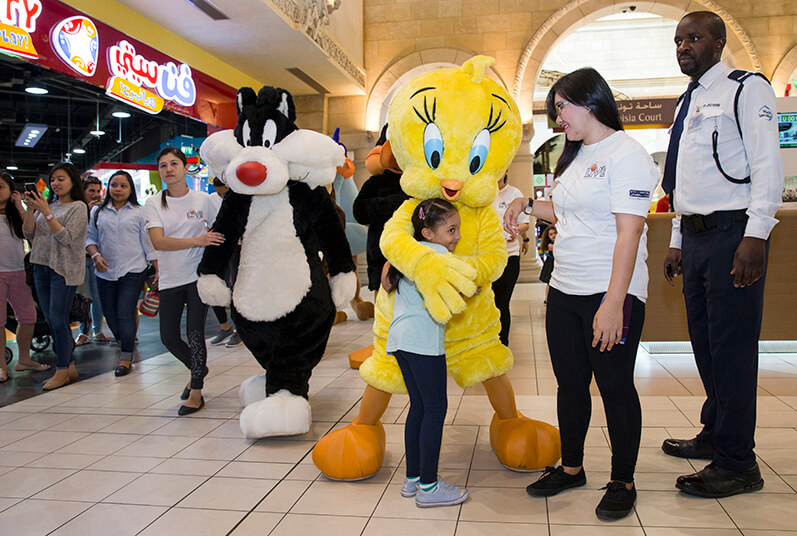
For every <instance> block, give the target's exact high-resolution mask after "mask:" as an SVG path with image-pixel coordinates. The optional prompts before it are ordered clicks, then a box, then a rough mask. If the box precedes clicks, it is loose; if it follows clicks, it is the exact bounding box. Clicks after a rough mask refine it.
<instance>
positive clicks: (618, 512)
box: [595, 480, 636, 521]
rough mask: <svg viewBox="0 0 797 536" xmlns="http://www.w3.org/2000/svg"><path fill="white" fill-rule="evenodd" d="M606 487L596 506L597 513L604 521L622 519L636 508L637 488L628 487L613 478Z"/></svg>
mask: <svg viewBox="0 0 797 536" xmlns="http://www.w3.org/2000/svg"><path fill="white" fill-rule="evenodd" d="M601 489H605V490H606V493H604V494H603V498H602V499H601V502H599V503H598V506H597V507H596V508H595V515H597V516H598V519H602V520H603V521H613V520H615V519H622V518H624V517H625V516H627V515H628V514H630V513H631V511H632V510H633V509H634V503H635V502H636V488H635V487H632V488H631V489H628V488H626V487H625V484H624V483H623V482H617V481H616V480H612V481H611V482H609V483H608V484H606V487H604V488H601Z"/></svg>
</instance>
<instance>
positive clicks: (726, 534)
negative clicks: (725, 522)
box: [645, 527, 777, 536]
mask: <svg viewBox="0 0 797 536" xmlns="http://www.w3.org/2000/svg"><path fill="white" fill-rule="evenodd" d="M645 533H646V534H647V536H740V535H741V534H742V533H741V531H739V529H735V528H734V529H696V528H689V527H682V528H672V527H669V528H668V527H645ZM767 536H777V535H775V534H771V533H769V532H767Z"/></svg>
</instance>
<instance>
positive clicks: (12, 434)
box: [0, 430, 36, 451]
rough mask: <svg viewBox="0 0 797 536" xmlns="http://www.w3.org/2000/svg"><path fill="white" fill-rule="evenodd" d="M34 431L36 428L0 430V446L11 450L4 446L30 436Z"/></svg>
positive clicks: (4, 449)
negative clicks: (0, 431)
mask: <svg viewBox="0 0 797 536" xmlns="http://www.w3.org/2000/svg"><path fill="white" fill-rule="evenodd" d="M35 433H36V430H2V433H0V447H3V448H2V450H3V451H6V450H13V449H9V448H6V446H7V445H12V444H14V443H16V442H17V441H20V440H22V439H25V438H26V437H30V436H32V435H33V434H35Z"/></svg>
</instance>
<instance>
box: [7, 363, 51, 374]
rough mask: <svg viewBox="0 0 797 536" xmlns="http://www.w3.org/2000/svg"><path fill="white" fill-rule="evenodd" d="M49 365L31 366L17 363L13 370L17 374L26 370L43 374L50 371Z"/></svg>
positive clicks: (36, 364) (37, 364)
mask: <svg viewBox="0 0 797 536" xmlns="http://www.w3.org/2000/svg"><path fill="white" fill-rule="evenodd" d="M50 368H51V367H50V365H48V364H47V363H36V362H35V361H34V362H33V365H25V364H21V363H17V364H16V365H14V370H15V371H17V372H24V371H26V370H32V371H33V372H44V371H45V370H50Z"/></svg>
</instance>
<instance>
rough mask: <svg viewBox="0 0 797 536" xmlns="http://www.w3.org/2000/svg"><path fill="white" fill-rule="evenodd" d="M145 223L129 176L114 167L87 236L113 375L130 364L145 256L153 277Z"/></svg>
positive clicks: (152, 254)
mask: <svg viewBox="0 0 797 536" xmlns="http://www.w3.org/2000/svg"><path fill="white" fill-rule="evenodd" d="M146 223H147V219H146V215H145V213H144V207H142V206H141V205H140V204H139V203H138V199H137V197H136V189H135V185H134V184H133V177H131V176H130V174H129V173H127V172H126V171H117V172H116V173H114V174H113V175H111V179H110V181H108V189H107V192H106V194H105V200H104V201H103V202H102V204H101V205H99V206H97V207H95V208H94V209H92V211H91V218H90V219H89V229H88V237H87V239H86V251H87V252H88V254H89V256H90V258H91V260H92V262H93V263H94V270H95V272H96V275H97V290H98V291H99V295H100V303H101V305H102V310H103V311H104V312H105V321H106V322H107V323H108V327H109V328H111V332H112V333H113V335H114V337H116V340H117V341H119V345H120V354H119V366H117V367H116V371H115V372H114V374H115V375H116V376H125V375H127V374H128V373H129V372H130V368H131V366H132V362H133V349H134V346H135V339H136V302H137V301H138V295H139V294H140V293H141V288H142V287H143V286H144V280H145V279H146V277H147V260H149V261H151V262H152V264H153V265H154V266H155V270H156V276H155V277H156V278H157V266H158V261H157V255H156V253H155V249H154V248H153V247H152V242H151V241H150V238H149V233H148V232H147V229H146Z"/></svg>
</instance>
